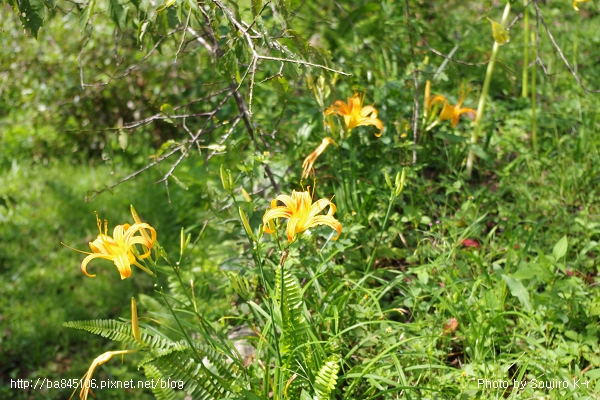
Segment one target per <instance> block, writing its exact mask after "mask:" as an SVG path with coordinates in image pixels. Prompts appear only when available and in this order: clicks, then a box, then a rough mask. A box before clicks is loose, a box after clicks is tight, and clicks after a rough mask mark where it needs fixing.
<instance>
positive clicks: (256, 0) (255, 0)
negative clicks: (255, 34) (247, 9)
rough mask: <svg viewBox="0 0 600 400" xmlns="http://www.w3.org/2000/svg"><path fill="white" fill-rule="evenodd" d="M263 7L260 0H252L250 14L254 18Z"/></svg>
mask: <svg viewBox="0 0 600 400" xmlns="http://www.w3.org/2000/svg"><path fill="white" fill-rule="evenodd" d="M262 8H263V2H262V0H252V16H253V17H254V18H256V17H257V16H258V15H259V13H260V11H261V10H262Z"/></svg>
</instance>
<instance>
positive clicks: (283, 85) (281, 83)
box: [271, 76, 289, 95]
mask: <svg viewBox="0 0 600 400" xmlns="http://www.w3.org/2000/svg"><path fill="white" fill-rule="evenodd" d="M271 84H272V85H273V87H274V88H275V90H276V91H277V93H279V94H280V95H281V94H284V93H285V92H287V90H288V87H289V83H288V81H287V79H285V78H284V77H282V76H278V77H276V78H273V79H271Z"/></svg>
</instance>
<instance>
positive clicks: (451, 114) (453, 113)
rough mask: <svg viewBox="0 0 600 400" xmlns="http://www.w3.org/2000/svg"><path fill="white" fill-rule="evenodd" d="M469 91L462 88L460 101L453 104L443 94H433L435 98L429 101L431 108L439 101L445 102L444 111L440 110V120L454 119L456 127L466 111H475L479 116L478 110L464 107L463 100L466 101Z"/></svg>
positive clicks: (453, 125)
mask: <svg viewBox="0 0 600 400" xmlns="http://www.w3.org/2000/svg"><path fill="white" fill-rule="evenodd" d="M467 94H468V92H467V91H465V90H464V89H461V90H460V91H459V92H458V103H457V104H456V105H455V106H453V105H451V104H450V103H448V100H446V98H445V97H444V96H442V95H439V94H438V95H435V96H433V98H432V99H431V101H430V102H429V104H428V105H429V107H430V108H431V107H432V106H433V105H435V104H438V103H442V104H444V108H442V112H440V115H439V117H438V120H439V121H445V120H449V119H451V120H452V127H453V128H454V127H456V125H458V120H459V119H460V116H461V115H462V114H465V113H473V114H475V116H477V111H476V110H474V109H472V108H468V107H465V108H463V107H462V104H463V102H464V101H465V98H466V97H467Z"/></svg>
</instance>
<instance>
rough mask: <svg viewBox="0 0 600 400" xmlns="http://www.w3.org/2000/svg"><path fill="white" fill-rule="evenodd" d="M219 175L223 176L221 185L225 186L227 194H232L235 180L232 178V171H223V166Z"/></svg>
mask: <svg viewBox="0 0 600 400" xmlns="http://www.w3.org/2000/svg"><path fill="white" fill-rule="evenodd" d="M219 175H220V176H221V184H222V185H223V189H224V190H225V191H226V192H227V193H229V194H231V193H232V188H233V178H232V177H231V171H230V170H225V169H223V166H222V165H221V168H220V170H219Z"/></svg>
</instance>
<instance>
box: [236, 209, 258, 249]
mask: <svg viewBox="0 0 600 400" xmlns="http://www.w3.org/2000/svg"><path fill="white" fill-rule="evenodd" d="M238 211H239V213H240V219H241V220H242V225H244V229H245V230H246V233H247V234H248V236H250V238H251V239H252V240H253V241H255V242H258V239H256V236H255V235H254V232H252V228H251V227H250V223H249V222H248V217H247V216H246V213H245V212H244V210H242V208H241V207H240V208H238Z"/></svg>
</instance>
